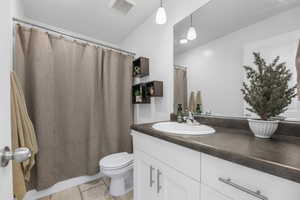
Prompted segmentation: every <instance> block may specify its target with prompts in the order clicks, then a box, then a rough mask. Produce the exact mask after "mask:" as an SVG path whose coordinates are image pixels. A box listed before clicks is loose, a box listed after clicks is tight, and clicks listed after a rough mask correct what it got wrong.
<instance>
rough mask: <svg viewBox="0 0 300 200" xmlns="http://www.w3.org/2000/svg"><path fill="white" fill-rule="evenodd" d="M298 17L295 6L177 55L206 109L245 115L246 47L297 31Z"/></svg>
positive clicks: (299, 24)
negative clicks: (243, 94)
mask: <svg viewBox="0 0 300 200" xmlns="http://www.w3.org/2000/svg"><path fill="white" fill-rule="evenodd" d="M299 19H300V8H295V9H293V10H290V11H287V12H285V13H282V14H279V15H277V16H274V17H271V18H269V19H267V20H264V21H261V22H259V23H257V24H254V25H251V26H248V27H246V28H244V29H241V30H239V31H237V32H234V33H231V34H229V35H227V36H225V37H222V38H219V39H217V40H215V41H212V42H210V43H208V44H206V45H203V46H199V47H197V48H194V49H191V50H189V51H187V52H184V53H182V54H180V55H176V56H175V64H176V65H182V66H186V67H187V68H188V79H189V82H188V84H189V85H188V88H189V91H192V90H199V89H200V90H202V95H203V102H204V109H210V110H212V112H213V113H215V114H221V115H225V116H228V115H230V116H242V115H243V99H242V96H241V92H240V89H241V87H242V81H243V78H244V75H243V73H244V69H243V68H242V66H243V58H244V57H243V48H244V46H245V45H247V44H249V43H252V42H255V41H258V40H264V39H268V38H270V37H274V36H276V35H279V34H282V33H287V32H291V31H294V30H297V29H299V28H300V20H299Z"/></svg>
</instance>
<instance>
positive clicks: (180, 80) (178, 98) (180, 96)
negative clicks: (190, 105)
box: [174, 66, 187, 113]
mask: <svg viewBox="0 0 300 200" xmlns="http://www.w3.org/2000/svg"><path fill="white" fill-rule="evenodd" d="M178 104H182V108H183V110H185V109H186V108H187V73H186V68H185V67H179V66H175V67H174V113H176V112H177V108H178Z"/></svg>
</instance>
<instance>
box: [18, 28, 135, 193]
mask: <svg viewBox="0 0 300 200" xmlns="http://www.w3.org/2000/svg"><path fill="white" fill-rule="evenodd" d="M132 59H133V58H132V57H131V56H128V55H125V54H122V53H118V52H114V51H111V50H106V49H102V48H98V47H95V46H91V45H88V44H82V43H78V42H76V41H70V40H67V39H65V38H63V37H57V36H54V35H51V34H48V33H45V32H42V31H40V30H37V29H33V28H30V29H29V28H25V27H22V26H20V25H17V26H16V44H15V65H14V69H15V71H16V73H17V74H18V75H19V77H20V81H21V85H22V86H23V89H24V93H25V97H26V101H27V105H28V111H29V115H30V117H31V119H32V121H33V124H34V126H35V129H36V133H37V138H38V144H39V147H40V151H39V153H38V155H37V167H36V169H35V177H34V178H33V180H32V181H33V182H32V183H33V184H34V187H35V188H37V189H38V190H40V189H44V188H47V187H49V186H51V185H53V184H55V183H57V182H59V181H62V180H65V179H69V178H72V177H77V176H82V175H87V174H88V175H93V174H95V173H97V172H98V162H99V160H100V159H101V158H102V157H103V156H105V155H107V154H110V153H114V152H120V151H131V139H130V135H129V131H130V125H131V123H132V114H131V84H132V79H131V75H132V73H131V70H132V67H131V65H132Z"/></svg>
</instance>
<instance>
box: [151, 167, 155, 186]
mask: <svg viewBox="0 0 300 200" xmlns="http://www.w3.org/2000/svg"><path fill="white" fill-rule="evenodd" d="M153 170H155V168H154V167H152V166H150V187H152V186H153V184H154V180H153Z"/></svg>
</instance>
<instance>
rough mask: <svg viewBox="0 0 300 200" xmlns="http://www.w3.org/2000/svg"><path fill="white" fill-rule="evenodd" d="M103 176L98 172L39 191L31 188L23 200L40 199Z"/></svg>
mask: <svg viewBox="0 0 300 200" xmlns="http://www.w3.org/2000/svg"><path fill="white" fill-rule="evenodd" d="M101 177H103V175H102V174H101V173H98V174H96V175H94V176H80V177H76V178H72V179H68V180H65V181H62V182H59V183H57V184H55V185H53V186H52V187H50V188H47V189H45V190H41V191H37V190H30V191H28V192H27V193H26V195H25V197H24V199H23V200H38V199H40V198H43V197H46V196H49V195H52V194H55V193H57V192H61V191H63V190H66V189H69V188H72V187H75V186H78V185H81V184H84V183H87V182H90V181H93V180H96V179H99V178H101Z"/></svg>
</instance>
